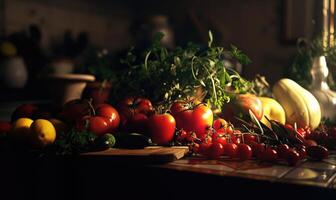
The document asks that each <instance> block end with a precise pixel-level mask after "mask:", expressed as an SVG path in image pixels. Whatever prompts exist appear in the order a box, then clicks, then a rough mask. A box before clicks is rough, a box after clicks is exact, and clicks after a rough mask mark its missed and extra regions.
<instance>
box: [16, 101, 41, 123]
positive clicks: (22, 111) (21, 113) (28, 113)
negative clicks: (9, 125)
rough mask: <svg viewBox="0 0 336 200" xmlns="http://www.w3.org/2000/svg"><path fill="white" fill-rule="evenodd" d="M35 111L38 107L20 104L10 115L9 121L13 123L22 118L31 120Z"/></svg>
mask: <svg viewBox="0 0 336 200" xmlns="http://www.w3.org/2000/svg"><path fill="white" fill-rule="evenodd" d="M37 110H38V107H37V106H35V105H33V104H22V105H20V106H18V107H17V108H16V109H15V110H14V112H13V113H12V117H11V121H12V122H14V121H16V120H17V119H19V118H22V117H28V118H32V117H33V115H34V114H35V112H36V111H37Z"/></svg>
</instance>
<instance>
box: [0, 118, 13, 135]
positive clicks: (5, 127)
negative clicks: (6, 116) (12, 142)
mask: <svg viewBox="0 0 336 200" xmlns="http://www.w3.org/2000/svg"><path fill="white" fill-rule="evenodd" d="M11 129H12V124H11V123H10V122H5V121H0V134H1V133H9V132H10V131H11Z"/></svg>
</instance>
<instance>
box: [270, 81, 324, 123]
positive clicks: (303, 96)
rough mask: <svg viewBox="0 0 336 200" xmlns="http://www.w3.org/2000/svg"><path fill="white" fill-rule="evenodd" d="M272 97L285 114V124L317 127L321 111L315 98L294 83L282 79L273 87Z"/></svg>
mask: <svg viewBox="0 0 336 200" xmlns="http://www.w3.org/2000/svg"><path fill="white" fill-rule="evenodd" d="M273 95H274V97H275V99H276V100H277V101H278V102H279V103H280V104H281V106H282V107H283V108H284V110H285V113H286V122H287V123H289V124H294V123H297V125H298V126H299V127H305V126H309V127H310V128H311V129H315V128H316V127H318V125H319V124H320V121H321V109H320V105H319V103H318V101H317V100H316V98H315V97H314V96H313V95H312V94H311V93H310V92H309V91H307V90H306V89H304V88H303V87H301V86H300V85H299V84H297V83H296V82H295V81H293V80H290V79H287V78H284V79H281V80H279V81H278V82H277V83H276V84H275V85H274V86H273Z"/></svg>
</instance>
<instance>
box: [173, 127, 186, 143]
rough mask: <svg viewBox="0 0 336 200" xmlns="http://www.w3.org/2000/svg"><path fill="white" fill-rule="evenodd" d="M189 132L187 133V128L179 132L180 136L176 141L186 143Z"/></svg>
mask: <svg viewBox="0 0 336 200" xmlns="http://www.w3.org/2000/svg"><path fill="white" fill-rule="evenodd" d="M187 136H188V134H187V131H185V130H181V131H180V132H179V133H178V136H177V138H176V141H177V142H179V143H184V142H185V141H186V138H187Z"/></svg>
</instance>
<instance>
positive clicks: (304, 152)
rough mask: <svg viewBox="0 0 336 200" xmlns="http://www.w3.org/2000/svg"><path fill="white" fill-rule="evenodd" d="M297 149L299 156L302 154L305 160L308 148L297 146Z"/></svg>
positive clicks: (301, 156)
mask: <svg viewBox="0 0 336 200" xmlns="http://www.w3.org/2000/svg"><path fill="white" fill-rule="evenodd" d="M295 150H296V151H297V152H298V153H299V156H300V159H301V160H303V159H305V158H306V157H307V151H306V148H296V149H295Z"/></svg>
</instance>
